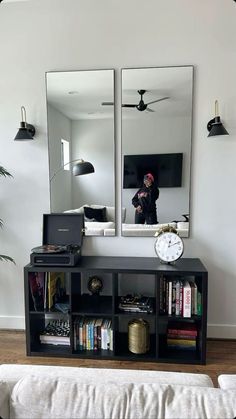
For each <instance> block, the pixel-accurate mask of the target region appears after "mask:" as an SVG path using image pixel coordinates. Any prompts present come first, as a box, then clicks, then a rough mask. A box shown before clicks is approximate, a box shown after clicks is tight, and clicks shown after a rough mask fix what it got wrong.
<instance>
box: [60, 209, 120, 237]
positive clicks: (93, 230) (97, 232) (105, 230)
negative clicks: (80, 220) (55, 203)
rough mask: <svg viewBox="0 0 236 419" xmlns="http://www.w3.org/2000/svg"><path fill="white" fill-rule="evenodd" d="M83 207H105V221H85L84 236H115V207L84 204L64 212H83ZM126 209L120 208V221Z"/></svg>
mask: <svg viewBox="0 0 236 419" xmlns="http://www.w3.org/2000/svg"><path fill="white" fill-rule="evenodd" d="M84 207H90V208H94V209H100V208H104V207H105V208H106V217H107V221H106V222H96V221H85V223H84V226H85V236H115V228H116V225H115V222H116V220H115V207H109V206H106V205H97V204H94V205H88V204H85V205H83V206H82V207H80V208H76V209H71V210H67V211H64V212H72V213H76V214H84ZM125 217H126V209H125V208H122V222H124V221H125Z"/></svg>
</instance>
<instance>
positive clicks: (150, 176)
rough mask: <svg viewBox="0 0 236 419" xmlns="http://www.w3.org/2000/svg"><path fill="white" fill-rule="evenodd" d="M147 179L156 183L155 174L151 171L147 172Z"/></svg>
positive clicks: (145, 177)
mask: <svg viewBox="0 0 236 419" xmlns="http://www.w3.org/2000/svg"><path fill="white" fill-rule="evenodd" d="M146 179H148V180H150V181H151V182H152V183H154V177H153V175H152V174H151V173H147V174H146V175H145V176H144V180H146Z"/></svg>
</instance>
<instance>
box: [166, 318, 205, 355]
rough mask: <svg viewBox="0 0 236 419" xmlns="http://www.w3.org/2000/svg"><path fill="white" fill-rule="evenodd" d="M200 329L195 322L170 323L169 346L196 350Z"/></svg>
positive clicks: (170, 347) (177, 348) (168, 330)
mask: <svg viewBox="0 0 236 419" xmlns="http://www.w3.org/2000/svg"><path fill="white" fill-rule="evenodd" d="M197 337H198V330H197V326H196V325H195V324H182V325H181V324H175V323H170V324H169V326H168V329H167V347H168V349H176V350H196V347H197Z"/></svg>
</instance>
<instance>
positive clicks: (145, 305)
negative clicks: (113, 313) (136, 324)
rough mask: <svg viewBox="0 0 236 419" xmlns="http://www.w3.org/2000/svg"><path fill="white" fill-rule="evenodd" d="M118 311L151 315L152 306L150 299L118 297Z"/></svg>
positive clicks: (135, 296) (137, 296)
mask: <svg viewBox="0 0 236 419" xmlns="http://www.w3.org/2000/svg"><path fill="white" fill-rule="evenodd" d="M119 309H120V310H121V311H131V312H135V313H152V312H153V304H152V300H151V298H150V297H144V296H139V295H134V296H132V295H126V296H125V297H120V303H119Z"/></svg>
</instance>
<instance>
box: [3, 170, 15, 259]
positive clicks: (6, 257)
mask: <svg viewBox="0 0 236 419" xmlns="http://www.w3.org/2000/svg"><path fill="white" fill-rule="evenodd" d="M0 176H4V177H12V175H11V174H10V173H9V172H8V171H7V170H6V169H4V167H3V166H0ZM2 226H3V221H2V219H1V218H0V227H2ZM0 260H5V261H8V262H13V263H15V262H14V260H13V259H12V258H11V257H10V256H6V255H0Z"/></svg>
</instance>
